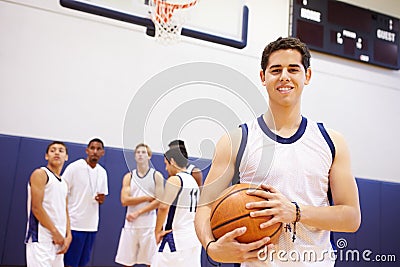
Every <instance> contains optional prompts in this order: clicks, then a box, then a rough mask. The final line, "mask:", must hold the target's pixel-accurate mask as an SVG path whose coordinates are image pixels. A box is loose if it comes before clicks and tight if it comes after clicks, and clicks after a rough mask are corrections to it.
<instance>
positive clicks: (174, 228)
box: [152, 147, 201, 267]
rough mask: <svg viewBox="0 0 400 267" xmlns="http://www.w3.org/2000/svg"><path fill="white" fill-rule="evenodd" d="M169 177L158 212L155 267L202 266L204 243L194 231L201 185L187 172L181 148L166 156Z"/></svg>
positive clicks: (175, 148)
mask: <svg viewBox="0 0 400 267" xmlns="http://www.w3.org/2000/svg"><path fill="white" fill-rule="evenodd" d="M164 162H165V166H166V167H165V169H166V170H167V171H168V174H169V175H170V177H169V178H168V180H167V182H166V184H165V189H164V194H163V196H162V198H161V200H160V206H159V208H158V212H157V222H156V228H155V237H156V241H157V244H158V252H157V253H156V255H155V257H154V262H153V264H152V267H166V266H173V267H187V266H190V267H201V260H200V258H201V244H200V242H199V240H198V239H197V236H196V232H195V229H194V216H195V213H196V210H197V203H198V199H199V194H200V190H199V186H198V185H197V183H196V181H195V180H194V179H193V176H191V175H190V174H189V173H187V172H186V165H187V157H186V156H185V155H183V154H182V152H181V149H180V148H179V147H174V148H171V149H169V150H168V151H167V152H166V153H165V155H164Z"/></svg>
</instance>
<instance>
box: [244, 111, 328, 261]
mask: <svg viewBox="0 0 400 267" xmlns="http://www.w3.org/2000/svg"><path fill="white" fill-rule="evenodd" d="M241 127H242V133H243V138H242V144H241V147H240V148H239V153H238V156H237V157H238V159H237V164H240V165H239V166H238V171H239V177H240V182H241V183H253V184H269V185H272V186H273V187H275V188H276V189H277V190H279V191H280V192H281V193H282V194H283V195H284V196H286V197H287V198H288V199H289V200H290V201H296V202H297V203H298V204H303V205H311V206H317V207H321V206H329V201H328V194H327V192H328V184H329V178H328V176H329V170H330V167H331V164H332V162H333V157H334V153H335V152H334V146H333V142H332V140H331V139H330V137H329V135H328V134H327V132H326V130H325V128H323V126H322V124H317V123H316V122H313V121H310V120H307V119H306V118H304V117H303V118H302V122H301V124H300V127H299V129H298V130H297V132H296V133H295V134H294V135H293V136H291V137H289V138H283V137H280V136H278V135H276V134H274V133H273V132H272V131H271V130H270V129H269V128H268V126H267V125H266V124H265V122H264V120H263V117H262V116H261V117H259V118H258V119H256V120H253V121H251V122H250V123H248V124H246V125H242V126H241ZM246 127H247V133H246ZM246 134H247V136H246ZM246 137H247V143H246ZM291 226H292V228H293V225H291ZM296 227H297V231H296V232H297V233H296V239H295V241H294V242H293V241H292V236H293V233H292V232H290V231H285V230H283V232H282V234H281V236H280V239H279V241H278V244H277V245H276V246H275V250H276V251H279V250H284V251H286V252H287V253H288V254H287V255H290V254H289V253H297V254H299V255H302V253H303V252H304V250H310V251H314V252H315V253H316V256H317V257H319V258H320V257H322V256H325V257H326V259H325V261H322V262H319V261H318V260H316V261H318V262H312V263H313V264H317V265H312V266H333V263H334V262H333V261H332V259H330V258H329V257H327V255H322V253H323V251H327V252H328V251H330V249H331V244H330V231H325V230H319V229H316V228H314V227H310V226H307V225H304V224H302V223H297V225H296ZM292 230H293V229H292ZM292 251H294V252H292ZM277 254H278V253H276V254H275V257H276V255H277ZM287 257H288V256H287ZM269 260H270V259H269ZM269 260H267V261H264V262H256V263H245V264H242V266H281V265H285V264H286V265H285V266H308V265H310V263H311V262H310V261H307V260H305V261H301V260H300V261H292V260H291V259H288V262H285V259H282V260H279V259H276V258H275V259H273V261H272V262H270V261H269ZM318 264H319V265H318Z"/></svg>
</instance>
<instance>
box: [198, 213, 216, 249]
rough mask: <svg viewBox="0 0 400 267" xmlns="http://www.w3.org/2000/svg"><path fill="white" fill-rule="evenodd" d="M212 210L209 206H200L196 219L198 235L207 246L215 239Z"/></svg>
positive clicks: (204, 245)
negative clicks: (212, 227) (211, 220)
mask: <svg viewBox="0 0 400 267" xmlns="http://www.w3.org/2000/svg"><path fill="white" fill-rule="evenodd" d="M210 211H211V209H210V207H209V206H201V207H198V209H197V211H196V217H195V221H194V227H195V230H196V234H197V237H198V239H199V240H200V242H201V244H202V245H203V247H206V246H207V244H208V242H210V241H213V240H215V238H214V235H213V234H212V231H211V227H210Z"/></svg>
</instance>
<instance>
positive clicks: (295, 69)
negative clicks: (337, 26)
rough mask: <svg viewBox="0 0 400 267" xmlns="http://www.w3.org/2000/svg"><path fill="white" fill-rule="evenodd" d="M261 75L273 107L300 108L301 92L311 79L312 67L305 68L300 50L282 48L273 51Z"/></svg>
mask: <svg viewBox="0 0 400 267" xmlns="http://www.w3.org/2000/svg"><path fill="white" fill-rule="evenodd" d="M260 77H261V81H262V84H263V85H264V86H265V87H266V89H267V92H268V96H269V102H270V106H271V108H274V107H299V108H300V102H301V94H302V92H303V88H304V86H305V85H307V84H308V83H309V81H310V78H311V69H310V68H308V69H307V70H305V69H304V66H303V64H302V56H301V53H300V52H299V51H298V50H296V49H282V50H276V51H274V52H273V53H271V55H270V56H269V59H268V64H267V65H266V68H265V72H264V71H263V70H261V71H260Z"/></svg>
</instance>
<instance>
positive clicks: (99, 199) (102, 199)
mask: <svg viewBox="0 0 400 267" xmlns="http://www.w3.org/2000/svg"><path fill="white" fill-rule="evenodd" d="M94 199H95V200H96V201H97V202H99V204H103V202H104V200H105V199H106V195H104V194H100V193H97V195H96V196H95V198H94Z"/></svg>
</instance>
